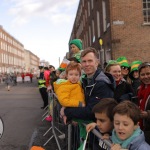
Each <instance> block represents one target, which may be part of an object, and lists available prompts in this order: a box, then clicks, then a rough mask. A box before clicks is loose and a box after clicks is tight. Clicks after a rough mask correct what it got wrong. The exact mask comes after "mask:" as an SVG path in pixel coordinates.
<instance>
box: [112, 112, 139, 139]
mask: <svg viewBox="0 0 150 150" xmlns="http://www.w3.org/2000/svg"><path fill="white" fill-rule="evenodd" d="M136 128H137V125H134V122H133V120H132V119H131V118H130V117H128V116H127V115H120V114H117V113H116V114H115V115H114V129H115V131H116V134H117V136H118V138H119V139H121V140H126V139H128V138H129V137H130V136H131V135H132V134H133V132H134V131H135V130H136Z"/></svg>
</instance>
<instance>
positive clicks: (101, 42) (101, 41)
mask: <svg viewBox="0 0 150 150" xmlns="http://www.w3.org/2000/svg"><path fill="white" fill-rule="evenodd" d="M99 44H100V47H101V50H100V51H101V52H103V47H102V45H103V40H102V39H99ZM103 53H104V52H103ZM104 56H105V55H104V54H103V60H101V63H102V64H101V66H102V68H103V64H104Z"/></svg>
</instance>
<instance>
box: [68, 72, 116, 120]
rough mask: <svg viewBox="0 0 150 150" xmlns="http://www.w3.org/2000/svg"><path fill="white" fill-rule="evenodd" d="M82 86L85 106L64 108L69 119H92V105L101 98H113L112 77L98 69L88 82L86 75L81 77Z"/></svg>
mask: <svg viewBox="0 0 150 150" xmlns="http://www.w3.org/2000/svg"><path fill="white" fill-rule="evenodd" d="M82 86H83V89H84V94H85V102H86V106H85V107H77V108H71V107H69V108H66V109H65V115H66V116H67V118H69V119H72V118H76V119H82V120H94V119H95V117H94V114H93V113H92V108H93V106H94V105H95V104H97V103H98V102H99V101H100V99H102V98H113V96H114V79H113V77H112V76H111V75H109V76H106V75H105V74H104V73H103V72H102V71H101V70H100V69H97V71H96V72H95V74H94V76H93V78H92V80H91V81H90V83H88V81H87V78H86V76H85V78H83V79H82Z"/></svg>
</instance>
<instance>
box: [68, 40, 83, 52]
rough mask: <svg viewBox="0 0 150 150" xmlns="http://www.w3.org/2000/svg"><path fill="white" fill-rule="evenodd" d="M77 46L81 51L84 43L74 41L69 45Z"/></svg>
mask: <svg viewBox="0 0 150 150" xmlns="http://www.w3.org/2000/svg"><path fill="white" fill-rule="evenodd" d="M72 44H74V45H76V46H77V47H78V48H79V50H82V41H81V40H80V39H73V40H72V41H70V43H69V45H72Z"/></svg>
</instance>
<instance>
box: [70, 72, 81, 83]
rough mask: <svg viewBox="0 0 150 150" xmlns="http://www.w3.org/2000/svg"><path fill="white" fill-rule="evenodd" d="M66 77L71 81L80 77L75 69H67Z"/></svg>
mask: <svg viewBox="0 0 150 150" xmlns="http://www.w3.org/2000/svg"><path fill="white" fill-rule="evenodd" d="M67 79H68V80H69V81H70V82H71V83H77V82H78V81H79V79H80V73H79V71H77V70H69V71H68V74H67Z"/></svg>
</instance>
